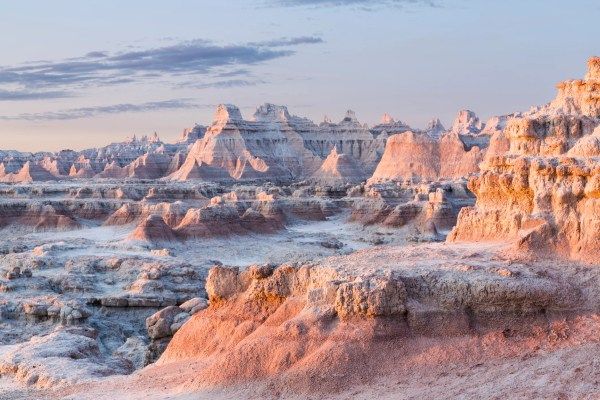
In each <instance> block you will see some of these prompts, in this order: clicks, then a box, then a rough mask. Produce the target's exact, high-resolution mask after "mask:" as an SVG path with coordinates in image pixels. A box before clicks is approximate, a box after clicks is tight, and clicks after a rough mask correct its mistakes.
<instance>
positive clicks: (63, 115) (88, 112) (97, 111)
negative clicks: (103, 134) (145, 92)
mask: <svg viewBox="0 0 600 400" xmlns="http://www.w3.org/2000/svg"><path fill="white" fill-rule="evenodd" d="M205 107H213V105H210V104H197V103H194V102H193V101H191V100H190V99H172V100H163V101H153V102H148V103H141V104H127V103H125V104H113V105H108V106H96V107H81V108H71V109H68V110H62V111H51V112H41V113H25V114H19V115H15V116H0V120H4V121H56V120H72V119H81V118H89V117H95V116H99V115H107V114H121V113H140V112H150V111H163V110H178V109H189V108H205Z"/></svg>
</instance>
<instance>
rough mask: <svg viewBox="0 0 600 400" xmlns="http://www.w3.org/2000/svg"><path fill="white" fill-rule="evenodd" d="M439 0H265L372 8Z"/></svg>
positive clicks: (278, 3)
mask: <svg viewBox="0 0 600 400" xmlns="http://www.w3.org/2000/svg"><path fill="white" fill-rule="evenodd" d="M439 1H440V0H267V3H268V4H270V5H275V6H283V7H301V6H308V7H342V6H354V7H358V8H361V9H363V10H367V11H369V10H373V9H374V8H377V7H382V6H396V7H398V6H405V5H410V4H415V5H425V6H430V7H437V6H438V5H439V4H438V3H439Z"/></svg>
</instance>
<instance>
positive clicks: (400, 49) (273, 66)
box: [0, 0, 600, 150]
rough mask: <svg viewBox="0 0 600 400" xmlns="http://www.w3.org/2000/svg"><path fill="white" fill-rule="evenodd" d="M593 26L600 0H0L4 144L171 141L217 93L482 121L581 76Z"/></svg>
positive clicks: (309, 106) (234, 99)
mask: <svg viewBox="0 0 600 400" xmlns="http://www.w3.org/2000/svg"><path fill="white" fill-rule="evenodd" d="M599 21H600V4H599V3H598V2H597V1H596V0H574V1H569V2H565V1H557V0H526V1H523V0H521V1H516V0H505V1H501V2H500V1H491V0H490V1H475V0H428V1H420V0H369V1H365V0H256V1H250V0H248V1H241V0H228V1H214V0H213V1H208V0H207V1H176V0H175V1H169V2H164V1H127V2H123V1H111V0H104V1H86V2H77V1H60V0H58V1H52V2H48V1H19V2H13V1H4V0H0V54H2V57H0V148H16V149H22V150H57V149H61V148H76V149H78V148H84V147H90V146H96V145H101V144H105V143H107V142H109V141H115V140H120V139H122V138H124V137H125V136H128V135H131V134H133V133H136V134H138V135H141V134H145V133H151V132H154V131H157V132H158V133H159V135H160V136H161V137H162V138H163V139H165V140H174V139H175V137H177V136H178V135H179V133H180V132H181V130H182V129H183V128H185V127H189V126H193V125H194V123H196V122H198V123H205V124H206V123H210V121H211V118H212V113H213V109H214V107H215V105H216V104H218V103H221V102H228V103H234V104H237V105H238V106H239V107H240V108H241V110H242V113H243V114H244V115H245V116H247V117H250V116H251V114H252V113H253V110H254V108H255V107H256V106H257V105H259V104H261V103H264V102H273V103H278V104H286V105H288V107H289V108H290V111H291V112H292V113H294V114H297V115H302V116H308V117H310V118H312V119H314V120H315V121H320V120H321V119H322V118H323V116H324V115H328V116H329V117H331V118H332V119H334V120H338V119H341V118H342V116H343V114H344V112H345V110H346V109H348V108H351V109H353V110H355V111H356V113H357V115H358V117H359V119H360V120H361V121H364V122H367V123H369V124H373V123H375V122H377V121H378V119H379V118H380V116H381V115H382V114H383V113H384V112H388V113H390V114H392V115H393V116H394V117H396V118H398V119H401V120H403V121H405V122H408V123H409V124H411V125H413V126H415V127H420V126H423V125H424V124H425V123H426V122H427V120H428V119H430V118H432V117H434V116H438V117H440V118H441V119H442V122H444V123H445V124H446V125H448V124H450V122H451V120H452V118H453V117H454V115H455V113H456V112H457V111H458V110H459V109H461V108H470V109H472V110H474V111H475V112H477V113H478V114H479V115H480V116H481V117H482V118H487V117H489V116H491V115H495V114H503V113H509V112H512V111H518V110H524V109H528V108H529V107H530V106H531V105H534V104H542V103H545V102H547V101H549V100H550V99H551V98H552V97H553V95H554V85H555V83H557V82H558V81H560V80H562V79H567V78H578V77H582V76H583V74H584V72H585V61H586V60H587V58H588V57H589V56H591V55H600V41H599V40H598V38H599V37H600V23H598V22H599Z"/></svg>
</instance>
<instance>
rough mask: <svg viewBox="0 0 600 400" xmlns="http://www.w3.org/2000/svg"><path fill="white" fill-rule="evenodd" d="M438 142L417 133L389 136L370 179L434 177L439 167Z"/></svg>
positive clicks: (429, 178) (430, 178)
mask: <svg viewBox="0 0 600 400" xmlns="http://www.w3.org/2000/svg"><path fill="white" fill-rule="evenodd" d="M439 163H440V161H439V144H438V142H436V141H435V140H433V139H432V138H431V137H429V136H428V135H425V134H421V133H415V132H405V133H400V134H397V135H393V136H391V137H390V138H389V139H388V141H387V143H386V146H385V152H384V153H383V156H382V158H381V161H380V162H379V165H377V169H376V170H375V172H374V173H373V177H372V178H371V179H372V180H373V181H376V180H403V179H411V178H415V177H418V178H421V179H425V180H433V179H437V178H438V176H439V170H440V164H439Z"/></svg>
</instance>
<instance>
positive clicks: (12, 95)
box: [0, 89, 72, 101]
mask: <svg viewBox="0 0 600 400" xmlns="http://www.w3.org/2000/svg"><path fill="white" fill-rule="evenodd" d="M66 97H72V94H71V93H69V92H66V91H42V92H40V91H30V90H2V89H0V101H22V100H46V99H62V98H66Z"/></svg>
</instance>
